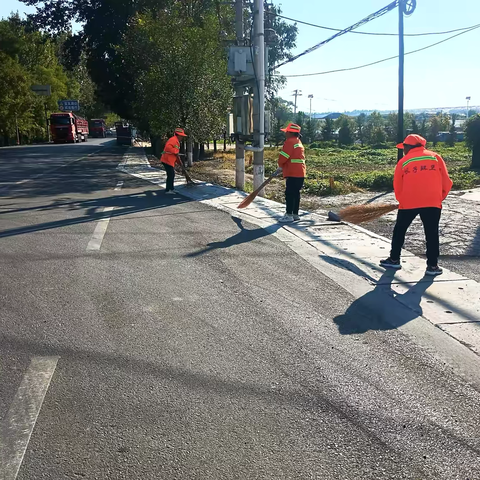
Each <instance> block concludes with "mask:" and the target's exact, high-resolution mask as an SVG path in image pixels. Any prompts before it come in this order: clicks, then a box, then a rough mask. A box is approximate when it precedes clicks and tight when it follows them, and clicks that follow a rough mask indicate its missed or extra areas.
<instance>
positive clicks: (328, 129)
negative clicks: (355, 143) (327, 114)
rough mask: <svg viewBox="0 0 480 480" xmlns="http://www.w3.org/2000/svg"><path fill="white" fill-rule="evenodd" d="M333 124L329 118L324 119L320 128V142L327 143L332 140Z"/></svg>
mask: <svg viewBox="0 0 480 480" xmlns="http://www.w3.org/2000/svg"><path fill="white" fill-rule="evenodd" d="M333 131H334V122H333V120H332V119H331V118H326V119H325V122H324V124H323V126H322V140H324V141H326V142H328V141H330V140H333Z"/></svg>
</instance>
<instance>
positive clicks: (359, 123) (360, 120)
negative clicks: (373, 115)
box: [355, 113, 367, 147]
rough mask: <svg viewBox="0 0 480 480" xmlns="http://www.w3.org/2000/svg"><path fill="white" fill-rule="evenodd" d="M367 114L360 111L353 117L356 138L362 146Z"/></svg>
mask: <svg viewBox="0 0 480 480" xmlns="http://www.w3.org/2000/svg"><path fill="white" fill-rule="evenodd" d="M366 119H367V116H366V115H365V114H364V113H361V114H360V115H358V116H357V117H356V118H355V124H356V127H357V138H358V139H359V140H360V143H361V144H362V147H363V145H364V141H365V131H364V130H365V124H366V121H367V120H366Z"/></svg>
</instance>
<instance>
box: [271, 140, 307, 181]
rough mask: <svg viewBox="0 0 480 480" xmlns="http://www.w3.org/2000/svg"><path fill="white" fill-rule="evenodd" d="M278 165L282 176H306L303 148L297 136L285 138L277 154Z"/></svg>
mask: <svg viewBox="0 0 480 480" xmlns="http://www.w3.org/2000/svg"><path fill="white" fill-rule="evenodd" d="M278 166H279V167H280V168H281V169H282V170H283V177H284V178H287V177H300V178H304V177H305V176H306V174H307V169H306V167H305V149H304V148H303V145H302V142H301V141H300V139H299V138H296V137H291V138H287V140H285V143H284V144H283V148H282V150H281V151H280V155H279V156H278Z"/></svg>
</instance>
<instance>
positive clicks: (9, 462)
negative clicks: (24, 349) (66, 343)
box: [0, 357, 59, 480]
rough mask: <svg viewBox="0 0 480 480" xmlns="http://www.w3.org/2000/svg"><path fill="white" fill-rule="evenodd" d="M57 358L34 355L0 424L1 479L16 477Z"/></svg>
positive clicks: (8, 479) (12, 479)
mask: <svg viewBox="0 0 480 480" xmlns="http://www.w3.org/2000/svg"><path fill="white" fill-rule="evenodd" d="M58 359H59V357H34V358H32V361H31V362H30V366H29V367H28V370H27V372H26V373H25V376H24V377H23V380H22V383H21V384H20V387H19V388H18V390H17V393H16V395H15V397H14V399H13V402H12V405H11V407H10V410H9V411H8V413H7V415H6V416H5V418H4V419H3V420H2V423H1V425H0V474H1V475H0V478H1V479H2V480H15V479H16V478H17V475H18V471H19V469H20V466H21V465H22V462H23V457H24V455H25V452H26V450H27V447H28V442H29V441H30V437H31V435H32V432H33V429H34V427H35V423H36V422H37V418H38V414H39V413H40V409H41V408H42V403H43V400H44V399H45V395H46V393H47V390H48V387H49V385H50V381H51V380H52V377H53V373H54V372H55V368H56V367H57V363H58Z"/></svg>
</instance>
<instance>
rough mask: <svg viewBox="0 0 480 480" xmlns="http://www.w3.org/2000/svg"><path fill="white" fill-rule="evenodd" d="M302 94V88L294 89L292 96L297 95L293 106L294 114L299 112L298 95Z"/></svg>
mask: <svg viewBox="0 0 480 480" xmlns="http://www.w3.org/2000/svg"><path fill="white" fill-rule="evenodd" d="M301 96H302V91H301V90H294V91H293V95H292V97H295V105H294V107H293V114H294V115H296V114H297V97H301Z"/></svg>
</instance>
